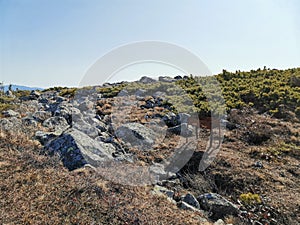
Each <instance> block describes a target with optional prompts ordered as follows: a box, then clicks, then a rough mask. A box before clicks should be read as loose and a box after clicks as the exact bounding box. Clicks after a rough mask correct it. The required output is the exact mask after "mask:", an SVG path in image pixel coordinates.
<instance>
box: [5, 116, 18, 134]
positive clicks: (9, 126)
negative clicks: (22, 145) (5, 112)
mask: <svg viewBox="0 0 300 225" xmlns="http://www.w3.org/2000/svg"><path fill="white" fill-rule="evenodd" d="M21 125H22V122H21V120H19V119H17V118H16V117H10V118H1V119H0V130H3V131H8V132H13V131H14V130H19V129H20V127H21Z"/></svg>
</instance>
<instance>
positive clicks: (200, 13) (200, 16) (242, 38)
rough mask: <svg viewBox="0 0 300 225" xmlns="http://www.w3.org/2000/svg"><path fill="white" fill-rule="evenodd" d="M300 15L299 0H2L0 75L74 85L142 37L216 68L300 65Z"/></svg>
mask: <svg viewBox="0 0 300 225" xmlns="http://www.w3.org/2000/svg"><path fill="white" fill-rule="evenodd" d="M299 15H300V2H299V1H297V0H282V1H281V0H273V1H271V0H243V1H239V0H211V1H209V0H186V1H174V0H173V1H170V0H152V1H145V0H111V1H109V0H107V1H103V0H102V1H101V0H0V80H1V81H4V82H5V83H13V84H20V85H29V86H39V87H49V86H57V85H60V86H77V85H78V84H79V83H80V81H81V80H82V79H83V77H84V75H85V73H86V71H87V70H88V68H89V67H90V66H91V65H92V64H93V63H94V62H95V61H96V60H97V59H99V58H100V57H101V56H103V55H104V54H105V53H107V52H109V51H110V50H111V49H114V48H116V47H118V46H120V45H124V44H126V43H132V42H136V41H143V40H157V41H165V42H169V43H173V44H177V45H179V46H182V47H184V48H186V49H188V50H189V51H191V52H193V53H195V54H196V55H198V56H199V58H200V59H201V60H202V61H203V62H204V63H205V64H206V65H207V66H208V68H209V69H210V70H211V71H212V73H214V74H215V73H219V72H221V71H222V69H227V70H230V71H235V70H237V69H240V70H250V69H256V68H258V67H261V68H262V67H263V66H267V67H270V68H291V67H299V66H300V16H299ZM145 68H147V69H145ZM153 68H154V67H153ZM150 70H151V68H150V67H149V66H145V67H144V71H143V68H142V67H141V66H137V67H135V68H132V69H131V70H130V71H131V72H132V71H135V72H136V75H138V74H142V75H145V73H147V72H149V74H150V73H158V72H157V71H158V69H157V68H155V69H153V71H150ZM162 71H163V72H162V73H163V74H166V73H168V72H170V73H171V74H170V75H175V74H176V73H177V72H178V71H172V69H170V70H168V69H166V68H162ZM127 73H128V71H127ZM172 73H174V74H172ZM122 76H123V77H122ZM122 76H121V77H122V78H123V79H124V80H125V79H127V78H128V77H127V76H128V74H127V75H126V74H124V75H122Z"/></svg>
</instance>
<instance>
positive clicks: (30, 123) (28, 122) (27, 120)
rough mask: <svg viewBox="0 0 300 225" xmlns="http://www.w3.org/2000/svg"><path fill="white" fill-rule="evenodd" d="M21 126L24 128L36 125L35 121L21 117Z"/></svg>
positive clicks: (28, 117) (31, 118) (29, 117)
mask: <svg viewBox="0 0 300 225" xmlns="http://www.w3.org/2000/svg"><path fill="white" fill-rule="evenodd" d="M22 124H24V125H25V126H32V127H36V126H37V125H38V123H37V122H36V120H35V119H34V118H33V117H31V116H26V117H23V118H22Z"/></svg>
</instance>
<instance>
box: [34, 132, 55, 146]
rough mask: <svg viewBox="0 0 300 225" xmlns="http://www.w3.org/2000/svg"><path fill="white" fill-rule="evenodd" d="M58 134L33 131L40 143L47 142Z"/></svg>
mask: <svg viewBox="0 0 300 225" xmlns="http://www.w3.org/2000/svg"><path fill="white" fill-rule="evenodd" d="M57 136H58V135H57V134H56V133H54V132H44V131H37V132H36V133H35V138H36V139H37V140H38V141H39V142H40V143H41V144H42V145H45V144H47V143H48V142H49V141H50V140H52V139H54V138H56V137H57Z"/></svg>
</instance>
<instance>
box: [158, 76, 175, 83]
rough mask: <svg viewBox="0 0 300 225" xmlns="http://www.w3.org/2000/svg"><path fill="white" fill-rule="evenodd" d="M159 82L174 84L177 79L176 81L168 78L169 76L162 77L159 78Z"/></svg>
mask: <svg viewBox="0 0 300 225" xmlns="http://www.w3.org/2000/svg"><path fill="white" fill-rule="evenodd" d="M158 81H160V82H166V83H172V82H175V81H176V79H174V78H172V77H168V76H160V77H159V78H158Z"/></svg>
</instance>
